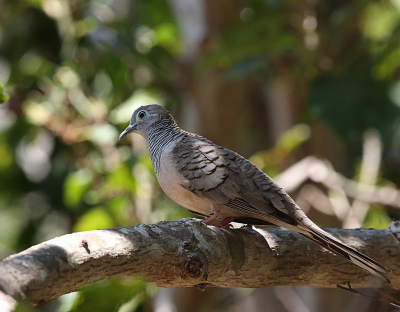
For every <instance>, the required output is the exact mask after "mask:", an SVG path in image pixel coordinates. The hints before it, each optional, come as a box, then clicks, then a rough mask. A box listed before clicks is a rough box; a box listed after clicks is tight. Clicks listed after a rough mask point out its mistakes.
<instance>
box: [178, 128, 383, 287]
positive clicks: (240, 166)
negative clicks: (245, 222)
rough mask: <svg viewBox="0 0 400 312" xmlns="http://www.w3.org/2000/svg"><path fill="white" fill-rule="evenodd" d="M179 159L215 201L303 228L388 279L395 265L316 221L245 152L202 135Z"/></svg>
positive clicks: (183, 144) (188, 140) (188, 182)
mask: <svg viewBox="0 0 400 312" xmlns="http://www.w3.org/2000/svg"><path fill="white" fill-rule="evenodd" d="M172 155H173V161H174V163H175V164H176V166H177V169H178V170H179V172H180V173H181V174H182V175H183V177H184V179H183V180H184V183H183V184H182V187H184V188H185V189H187V190H189V191H191V192H193V193H195V194H197V195H199V196H205V197H207V198H209V199H210V200H212V201H214V202H215V203H218V204H222V205H225V206H227V207H230V208H233V209H237V210H239V211H241V212H244V213H248V214H249V215H253V216H254V217H256V218H259V219H262V220H266V221H269V222H271V223H273V224H276V225H278V226H282V227H285V228H288V229H290V230H292V231H296V232H299V233H301V234H303V235H305V236H307V237H308V238H310V239H312V240H313V241H315V242H316V243H318V244H320V245H321V246H323V247H325V248H327V249H329V250H331V251H333V252H334V253H336V254H338V255H340V256H342V257H344V258H345V259H347V260H349V261H351V262H353V263H355V264H356V265H358V266H359V267H361V268H363V269H365V270H367V271H368V272H370V273H371V274H373V275H375V276H377V277H379V278H381V279H383V280H385V281H388V279H387V277H386V276H385V273H386V272H389V271H390V270H389V269H388V268H386V267H385V266H383V265H381V264H380V263H378V262H376V261H375V260H373V259H370V258H369V257H367V256H365V255H363V254H362V253H360V252H358V251H357V250H355V249H353V248H351V247H348V246H347V245H345V244H343V243H342V242H341V241H340V240H338V239H337V238H335V237H333V236H332V235H330V234H329V233H327V232H325V231H324V230H322V229H321V228H319V227H318V226H317V225H315V224H314V223H313V222H312V221H311V220H310V219H309V218H308V217H307V216H306V214H305V213H304V212H303V211H302V210H301V209H300V207H299V206H298V205H297V204H296V203H295V202H294V201H293V199H292V198H291V197H290V196H289V195H288V194H287V193H286V192H285V191H284V190H283V189H282V188H281V187H279V186H278V185H277V184H276V183H275V182H274V181H273V180H272V179H271V178H270V177H269V176H268V175H266V174H265V173H264V172H262V171H261V170H260V169H258V168H257V167H256V166H255V165H253V164H252V163H251V162H250V161H248V160H247V159H245V158H243V157H242V156H240V155H238V154H236V153H234V152H232V151H230V150H228V149H225V148H223V147H221V146H218V145H216V144H214V143H212V142H211V141H208V140H206V139H204V138H201V137H191V136H186V137H183V138H182V139H181V140H180V141H179V142H177V143H176V145H175V147H174V149H173V152H172Z"/></svg>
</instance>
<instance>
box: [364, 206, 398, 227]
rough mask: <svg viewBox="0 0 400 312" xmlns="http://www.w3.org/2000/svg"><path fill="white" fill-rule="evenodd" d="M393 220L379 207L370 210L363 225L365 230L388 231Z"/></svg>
mask: <svg viewBox="0 0 400 312" xmlns="http://www.w3.org/2000/svg"><path fill="white" fill-rule="evenodd" d="M391 221H392V219H391V218H390V217H389V216H388V214H387V212H386V211H385V210H383V209H382V208H379V207H371V208H370V209H369V210H368V213H367V216H366V217H365V221H364V224H363V227H364V228H373V229H386V228H388V227H389V223H390V222H391Z"/></svg>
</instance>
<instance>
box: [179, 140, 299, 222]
mask: <svg viewBox="0 0 400 312" xmlns="http://www.w3.org/2000/svg"><path fill="white" fill-rule="evenodd" d="M172 155H173V162H174V163H175V164H176V166H177V169H178V170H179V172H180V173H181V174H182V176H183V177H184V183H183V184H182V186H183V187H184V188H185V189H187V190H189V191H191V192H193V193H195V194H197V195H199V196H203V197H207V198H209V199H210V200H212V201H214V202H215V203H218V204H222V205H225V206H228V207H230V208H233V209H236V210H239V211H241V212H244V213H248V214H249V215H254V216H255V217H259V218H262V219H264V220H265V219H266V218H267V219H270V218H273V219H277V221H282V222H285V223H289V224H293V225H294V224H295V223H296V222H295V221H294V220H295V219H296V217H298V218H299V219H300V220H299V221H301V218H302V217H304V216H305V214H304V213H303V212H302V211H301V209H300V208H298V206H297V205H296V204H295V203H294V201H293V200H292V199H291V198H290V197H289V195H287V193H286V192H285V191H283V190H282V189H281V188H280V187H279V186H278V185H277V184H276V183H275V182H274V181H273V180H272V179H271V178H270V177H268V176H267V175H266V174H265V173H263V172H262V171H261V170H260V169H258V168H257V167H256V166H254V165H253V164H252V163H251V162H249V161H248V160H246V159H245V158H243V157H241V156H240V155H238V154H236V153H234V152H232V151H230V150H228V149H226V148H223V147H221V146H218V145H215V144H214V143H212V142H210V141H208V140H206V139H203V138H201V139H198V138H194V137H183V138H182V139H181V140H180V141H179V142H177V144H176V145H175V148H174V150H173V152H172ZM298 210H299V211H300V214H301V213H302V214H303V215H304V216H303V215H299V216H297V211H298ZM291 215H293V216H291Z"/></svg>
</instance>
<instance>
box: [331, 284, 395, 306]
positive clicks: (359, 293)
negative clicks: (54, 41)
mask: <svg viewBox="0 0 400 312" xmlns="http://www.w3.org/2000/svg"><path fill="white" fill-rule="evenodd" d="M346 284H347V287H345V286H342V285H339V284H337V285H336V287H337V288H340V289H343V290H347V291H350V292H352V293H354V294H358V295H361V296H364V297H367V298H371V299H373V300H376V301H379V302H383V303H385V304H388V305H390V306H392V307H396V308H400V305H397V304H395V303H392V302H389V301H387V300H384V299H382V298H379V297H377V296H372V295H367V294H363V293H362V292H359V291H358V290H355V289H354V288H352V287H351V285H350V281H348V282H347V283H346Z"/></svg>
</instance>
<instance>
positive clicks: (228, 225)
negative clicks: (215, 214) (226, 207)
mask: <svg viewBox="0 0 400 312" xmlns="http://www.w3.org/2000/svg"><path fill="white" fill-rule="evenodd" d="M233 220H235V218H234V217H227V218H225V219H224V220H222V221H221V222H220V223H217V224H214V226H216V227H219V228H222V229H232V228H233V225H232V224H231V222H232V221H233Z"/></svg>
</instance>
